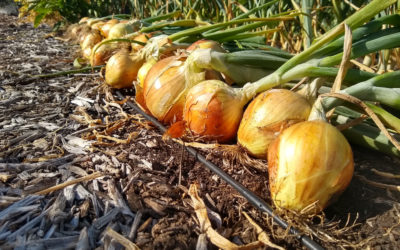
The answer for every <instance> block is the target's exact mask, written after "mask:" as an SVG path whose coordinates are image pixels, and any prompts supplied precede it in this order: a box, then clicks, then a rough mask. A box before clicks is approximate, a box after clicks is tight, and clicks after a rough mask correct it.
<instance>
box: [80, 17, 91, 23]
mask: <svg viewBox="0 0 400 250" xmlns="http://www.w3.org/2000/svg"><path fill="white" fill-rule="evenodd" d="M88 20H89V17H87V16H85V17H82V18H81V20H79V24H83V23H86V22H87V21H88Z"/></svg>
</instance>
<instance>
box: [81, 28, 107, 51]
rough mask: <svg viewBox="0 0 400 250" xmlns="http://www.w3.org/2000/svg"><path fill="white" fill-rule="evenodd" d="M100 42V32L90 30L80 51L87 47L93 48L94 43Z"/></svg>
mask: <svg viewBox="0 0 400 250" xmlns="http://www.w3.org/2000/svg"><path fill="white" fill-rule="evenodd" d="M101 40H102V36H101V35H100V32H99V31H97V30H92V31H91V32H90V33H88V34H87V35H86V36H85V37H84V40H83V41H82V43H81V48H82V50H84V49H86V48H89V47H90V48H93V47H94V46H95V45H96V43H99V42H100V41H101Z"/></svg>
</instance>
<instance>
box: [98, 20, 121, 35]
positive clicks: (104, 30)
mask: <svg viewBox="0 0 400 250" xmlns="http://www.w3.org/2000/svg"><path fill="white" fill-rule="evenodd" d="M117 23H119V21H118V19H111V20H108V21H107V22H106V23H105V24H104V25H103V26H102V27H101V28H100V32H101V34H102V35H103V36H104V37H106V38H107V37H108V34H109V32H110V29H111V28H112V27H113V26H114V25H116V24H117Z"/></svg>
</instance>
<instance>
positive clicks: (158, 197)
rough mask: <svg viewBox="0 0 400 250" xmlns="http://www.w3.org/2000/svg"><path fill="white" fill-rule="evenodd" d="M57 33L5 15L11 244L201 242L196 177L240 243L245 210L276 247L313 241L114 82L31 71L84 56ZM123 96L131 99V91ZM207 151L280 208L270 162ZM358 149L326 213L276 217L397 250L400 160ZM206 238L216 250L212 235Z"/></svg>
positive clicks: (246, 229) (0, 166)
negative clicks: (175, 137) (167, 130)
mask: <svg viewBox="0 0 400 250" xmlns="http://www.w3.org/2000/svg"><path fill="white" fill-rule="evenodd" d="M50 32H51V29H50V28H49V27H47V26H46V25H41V26H39V27H38V28H37V29H34V28H33V27H32V25H31V24H29V23H23V22H19V21H18V20H17V19H16V18H15V17H10V16H5V15H0V34H1V36H0V57H1V58H2V60H1V61H0V110H1V113H0V138H1V139H0V147H1V148H2V150H1V151H0V157H1V158H0V177H1V178H0V179H1V182H0V192H1V196H0V208H1V210H0V246H1V248H2V249H6V248H16V247H19V248H21V247H22V248H27V249H29V248H34V247H36V248H37V247H39V248H41V249H43V248H44V249H47V248H50V249H57V248H60V249H65V248H75V247H77V248H79V249H94V248H98V249H103V248H104V249H108V248H115V249H120V248H121V245H120V244H119V243H118V240H117V239H116V238H113V237H112V236H110V234H107V228H112V229H113V230H114V231H116V232H118V233H119V234H121V235H123V236H124V237H126V238H128V239H129V240H131V241H132V242H134V243H135V244H136V245H137V246H138V247H139V248H141V249H194V248H196V244H200V243H199V242H204V238H203V237H199V236H200V235H202V233H204V232H202V230H201V226H200V225H199V224H198V218H197V217H196V214H195V211H194V209H193V207H192V202H191V199H190V196H189V195H188V189H189V186H190V185H191V184H194V183H195V184H197V185H198V189H199V191H200V197H201V198H202V199H203V200H204V202H205V204H206V206H207V208H208V209H209V213H208V214H209V217H210V220H211V222H212V226H213V228H214V229H216V230H217V231H218V232H219V233H220V234H221V235H223V236H224V237H226V238H227V239H229V240H231V241H232V242H234V243H236V244H239V245H242V244H247V243H251V242H254V241H256V240H257V234H256V232H255V230H254V227H252V226H251V224H250V223H249V222H248V220H247V219H246V218H245V217H244V216H243V214H242V212H246V213H247V214H249V215H250V217H252V218H253V219H254V220H255V221H256V222H257V224H258V225H260V226H261V227H262V229H263V230H264V231H265V232H266V233H267V234H268V235H269V237H270V239H271V241H272V242H273V243H275V244H277V245H279V246H282V247H284V248H287V249H299V248H304V247H303V246H302V245H301V244H300V242H299V241H298V240H297V239H296V237H295V236H293V235H290V234H289V233H288V232H287V231H285V230H283V229H281V228H280V227H279V226H278V225H276V224H275V223H273V222H272V220H271V218H269V217H268V216H266V215H265V214H262V213H261V212H259V211H258V210H257V209H256V208H254V207H253V206H252V205H251V204H250V203H249V202H248V201H247V200H246V199H245V198H243V197H242V196H241V195H240V194H239V193H237V191H235V190H234V189H233V188H232V187H231V186H229V185H228V184H226V183H225V182H224V181H222V180H221V179H220V178H219V177H218V176H217V175H216V174H214V173H212V172H211V171H210V170H208V169H207V168H206V167H205V166H204V165H203V164H201V163H199V162H198V161H196V160H195V159H194V158H193V157H192V156H190V155H189V154H188V152H186V151H185V150H184V148H183V147H182V145H181V144H179V143H177V142H175V141H172V140H170V139H163V134H162V133H161V132H160V131H159V130H158V129H157V128H156V127H155V126H154V125H152V124H151V123H150V122H148V121H146V120H145V119H144V118H143V117H142V116H140V115H138V114H137V113H136V112H135V111H134V110H132V109H131V108H129V106H127V105H126V104H124V103H123V102H119V99H118V98H117V97H116V95H115V92H114V90H112V89H109V88H107V87H105V86H104V84H103V83H104V80H103V78H102V76H101V73H98V72H85V73H80V74H74V75H66V76H59V77H55V78H39V79H35V78H32V76H33V75H37V74H44V73H51V72H55V71H61V70H67V69H71V68H72V64H73V61H74V58H75V57H76V56H77V55H78V54H76V51H77V50H78V48H79V47H78V46H76V45H73V44H72V43H71V42H68V41H63V40H62V39H59V38H58V37H57V34H51V33H50ZM123 94H124V95H125V96H127V97H128V98H129V100H133V98H132V97H133V96H134V92H133V90H124V91H123ZM198 150H199V152H200V153H201V154H202V155H204V156H206V157H207V159H209V160H210V161H212V162H213V163H215V164H216V165H217V166H219V167H220V168H222V169H223V170H224V171H225V172H226V173H228V174H229V175H230V176H231V177H232V178H234V179H235V180H236V181H238V182H240V183H241V184H243V185H244V186H245V187H247V188H248V189H250V190H251V191H253V192H254V193H255V194H257V195H258V196H259V197H261V198H263V199H264V200H265V201H266V202H267V203H268V204H271V200H270V198H269V192H268V175H267V172H266V168H267V162H266V161H263V160H256V159H251V157H249V156H248V155H246V153H245V152H244V151H243V150H240V149H239V148H237V147H233V146H232V147H216V148H213V149H198ZM353 151H354V159H355V176H354V178H353V180H352V182H351V184H350V186H349V187H348V188H347V190H346V191H345V192H344V193H343V194H342V195H341V197H340V198H339V200H338V201H337V202H336V203H334V204H332V205H331V206H330V207H329V208H327V209H326V210H325V211H324V214H318V215H316V216H313V217H307V216H305V215H294V214H291V213H289V212H282V211H278V210H276V213H278V214H279V215H280V216H282V217H283V218H284V219H286V220H287V221H289V222H290V224H291V225H293V226H295V227H297V228H298V229H299V230H301V231H302V232H304V233H305V234H308V235H310V236H311V237H312V238H313V239H314V240H315V241H316V242H317V243H318V244H320V245H321V246H323V247H324V248H327V249H337V248H370V249H399V247H400V212H399V209H400V206H399V203H398V201H399V199H400V193H399V190H400V189H399V186H400V180H399V178H398V175H399V174H400V170H399V162H400V160H399V159H398V158H394V157H391V156H387V155H383V154H381V153H379V152H375V151H371V150H369V149H364V148H360V147H357V146H353ZM375 170H378V171H381V172H386V173H391V174H394V175H397V178H396V177H395V176H393V177H383V176H381V175H379V174H377V172H376V171H375ZM94 172H102V173H104V174H105V176H103V177H101V178H97V179H94V180H89V181H85V182H80V183H78V184H75V185H74V186H72V187H73V188H69V187H67V188H64V189H63V190H57V191H53V192H49V193H46V194H45V195H42V196H38V198H35V199H36V200H32V201H30V203H25V205H19V203H18V206H19V207H17V209H16V210H14V211H9V210H6V208H7V207H10V206H12V205H13V204H14V205H15V204H16V203H17V201H19V200H21V199H22V200H24V201H26V200H27V198H29V197H36V196H32V194H35V193H36V192H37V191H41V190H44V189H46V188H48V187H54V186H55V185H57V184H60V183H64V182H66V181H69V180H72V179H78V178H81V177H84V176H88V175H90V174H92V173H94ZM377 183H378V184H377ZM380 184H387V185H386V186H384V187H382V185H380ZM70 187H71V186H70ZM396 188H397V189H396ZM27 202H28V201H27ZM28 205H29V206H30V207H29V206H28ZM17 210H18V211H17ZM2 211H6V212H7V213H8V214H6V215H3V214H2ZM210 211H212V212H210ZM36 219H37V220H36ZM52 239H53V240H52ZM66 242H67V243H66ZM206 244H207V246H208V248H210V249H216V247H215V246H214V245H213V244H212V243H211V242H210V241H209V240H207V239H206ZM263 248H268V247H263Z"/></svg>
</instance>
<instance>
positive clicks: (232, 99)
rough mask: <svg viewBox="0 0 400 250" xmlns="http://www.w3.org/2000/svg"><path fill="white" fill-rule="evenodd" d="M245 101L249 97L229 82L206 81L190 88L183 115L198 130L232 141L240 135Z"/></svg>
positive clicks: (207, 136)
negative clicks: (242, 95)
mask: <svg viewBox="0 0 400 250" xmlns="http://www.w3.org/2000/svg"><path fill="white" fill-rule="evenodd" d="M244 105H245V100H244V99H243V98H242V97H241V96H240V95H238V93H237V92H236V91H235V89H233V88H231V87H229V86H228V85H227V84H226V83H224V82H222V81H218V80H209V81H203V82H201V83H199V84H197V85H196V86H194V87H193V88H191V89H190V90H189V92H188V94H187V98H186V102H185V108H184V114H183V117H184V118H183V119H184V121H186V124H187V126H188V128H189V129H190V130H191V131H192V132H193V133H194V134H196V135H198V136H201V137H203V138H204V139H206V140H216V141H218V142H228V141H232V140H233V139H234V138H235V137H236V133H237V129H238V126H239V123H240V119H241V118H242V115H243V106H244Z"/></svg>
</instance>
